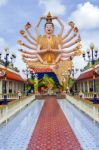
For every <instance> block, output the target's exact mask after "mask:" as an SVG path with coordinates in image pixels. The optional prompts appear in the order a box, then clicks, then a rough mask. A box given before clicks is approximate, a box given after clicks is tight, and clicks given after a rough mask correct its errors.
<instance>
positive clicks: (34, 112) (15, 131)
mask: <svg viewBox="0 0 99 150" xmlns="http://www.w3.org/2000/svg"><path fill="white" fill-rule="evenodd" d="M42 105H43V102H42V103H41V102H40V101H35V102H33V104H31V106H28V108H26V109H25V110H23V111H22V112H20V113H19V114H17V115H16V116H15V117H14V118H13V119H12V120H10V121H9V122H8V123H7V125H4V126H3V127H0V150H26V148H27V144H28V142H29V140H30V137H31V134H32V131H33V129H34V127H35V124H36V122H37V119H38V116H39V114H40V110H41V108H42Z"/></svg>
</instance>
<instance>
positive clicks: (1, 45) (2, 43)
mask: <svg viewBox="0 0 99 150" xmlns="http://www.w3.org/2000/svg"><path fill="white" fill-rule="evenodd" d="M7 47H8V43H7V42H6V41H5V39H4V38H2V37H0V51H3V49H5V48H7Z"/></svg>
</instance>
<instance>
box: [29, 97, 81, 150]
mask: <svg viewBox="0 0 99 150" xmlns="http://www.w3.org/2000/svg"><path fill="white" fill-rule="evenodd" d="M27 150H82V148H81V147H80V144H79V142H78V140H77V139H76V137H75V135H74V133H73V131H72V129H71V127H70V125H69V123H68V121H67V119H66V118H65V115H64V114H63V111H62V110H61V108H60V106H59V104H58V103H57V101H56V100H55V98H54V97H48V98H47V100H46V101H45V103H44V106H43V108H42V111H41V113H40V116H39V119H38V121H37V124H36V127H35V130H34V132H33V134H32V137H31V140H30V143H29V145H28V148H27Z"/></svg>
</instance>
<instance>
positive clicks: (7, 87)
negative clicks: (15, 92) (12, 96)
mask: <svg viewBox="0 0 99 150" xmlns="http://www.w3.org/2000/svg"><path fill="white" fill-rule="evenodd" d="M6 82H7V83H6V84H7V85H6V86H7V94H9V81H8V80H7V81H6Z"/></svg>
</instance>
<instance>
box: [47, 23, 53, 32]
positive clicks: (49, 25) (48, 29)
mask: <svg viewBox="0 0 99 150" xmlns="http://www.w3.org/2000/svg"><path fill="white" fill-rule="evenodd" d="M53 32H54V27H53V25H52V24H46V27H45V33H46V34H53Z"/></svg>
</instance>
